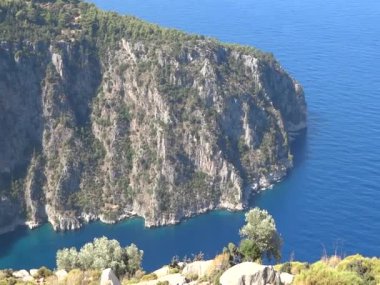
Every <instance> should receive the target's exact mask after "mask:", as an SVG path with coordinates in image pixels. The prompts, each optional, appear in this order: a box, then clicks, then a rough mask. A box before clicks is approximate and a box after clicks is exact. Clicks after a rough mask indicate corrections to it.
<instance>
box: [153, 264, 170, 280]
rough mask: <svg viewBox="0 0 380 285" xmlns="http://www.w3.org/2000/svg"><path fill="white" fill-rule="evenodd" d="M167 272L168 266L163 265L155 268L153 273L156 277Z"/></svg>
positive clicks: (168, 270)
mask: <svg viewBox="0 0 380 285" xmlns="http://www.w3.org/2000/svg"><path fill="white" fill-rule="evenodd" d="M169 272H170V268H169V266H164V267H161V268H160V269H157V270H156V271H154V272H153V273H154V274H156V275H157V278H160V277H163V276H166V275H168V274H169Z"/></svg>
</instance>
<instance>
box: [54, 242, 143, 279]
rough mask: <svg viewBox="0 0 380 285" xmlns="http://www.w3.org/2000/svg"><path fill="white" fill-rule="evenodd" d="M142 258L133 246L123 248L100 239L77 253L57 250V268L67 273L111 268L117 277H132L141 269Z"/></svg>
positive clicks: (116, 243)
mask: <svg viewBox="0 0 380 285" xmlns="http://www.w3.org/2000/svg"><path fill="white" fill-rule="evenodd" d="M142 256H143V252H142V251H141V250H139V249H138V248H137V247H136V245H134V244H131V245H130V246H128V247H125V248H123V247H121V246H120V244H119V242H118V241H116V240H108V239H107V238H106V237H102V238H99V239H97V238H96V239H94V241H93V242H92V243H87V244H85V245H84V246H83V247H82V248H81V249H80V250H79V252H78V251H77V250H76V249H75V248H70V249H69V248H65V249H62V250H59V251H58V252H57V268H58V269H64V270H67V271H70V270H72V269H75V268H78V269H81V270H103V269H106V268H111V269H112V270H113V271H114V272H115V274H117V275H118V276H122V275H127V276H134V274H135V273H136V272H137V271H138V270H140V269H141V261H142Z"/></svg>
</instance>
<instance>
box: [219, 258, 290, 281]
mask: <svg viewBox="0 0 380 285" xmlns="http://www.w3.org/2000/svg"><path fill="white" fill-rule="evenodd" d="M289 275H290V274H289ZM289 280H290V283H288V281H289ZM292 280H293V279H292V278H290V276H283V278H282V279H281V274H280V273H279V272H277V271H275V270H274V269H273V267H272V266H265V265H261V264H258V263H254V262H243V263H240V264H237V265H235V266H233V267H231V268H229V269H228V270H226V271H225V272H224V273H223V274H222V276H221V277H220V284H221V285H266V284H272V285H285V284H286V285H289V284H291V282H292Z"/></svg>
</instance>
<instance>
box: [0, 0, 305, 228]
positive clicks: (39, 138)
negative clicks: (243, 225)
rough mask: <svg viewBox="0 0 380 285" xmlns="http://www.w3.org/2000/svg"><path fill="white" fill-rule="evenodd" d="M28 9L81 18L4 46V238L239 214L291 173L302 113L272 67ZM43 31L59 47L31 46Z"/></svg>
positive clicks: (245, 55) (86, 9)
mask: <svg viewBox="0 0 380 285" xmlns="http://www.w3.org/2000/svg"><path fill="white" fill-rule="evenodd" d="M15 5H16V4H15ZM17 5H18V6H17V7H15V8H14V9H13V10H12V9H8V10H7V9H6V8H5V7H3V8H4V9H3V10H2V11H6V13H8V14H7V15H8V16H7V18H6V19H7V21H8V20H9V19H13V18H12V17H14V20H13V22H12V21H11V22H9V29H10V30H12V25H14V26H17V25H18V24H19V25H23V24H24V23H26V22H25V21H28V20H27V19H26V20H25V19H23V20H22V21H21V20H20V19H19V17H20V16H17V17H16V16H15V15H13V14H12V13H16V12H15V11H17V10H22V9H23V6H22V5H23V4H17ZM25 5H26V4H25ZM31 5H32V6H33V5H34V6H35V8H36V13H41V17H43V16H44V15H46V14H51V15H52V16H51V17H54V15H55V14H54V13H55V11H61V12H59V13H66V14H67V17H68V19H70V15H71V14H70V13H79V15H78V14H75V15H72V17H73V20H72V21H71V22H70V21H69V22H68V23H67V24H66V25H64V26H62V27H63V28H62V27H61V26H58V27H55V26H48V25H53V24H51V23H50V22H48V21H45V22H43V21H42V20H41V22H40V23H39V24H36V23H35V22H30V23H29V24H28V25H27V26H25V27H24V26H23V28H18V29H17V30H16V31H14V34H12V36H9V37H8V38H4V39H1V43H0V228H1V229H11V228H13V227H12V225H16V224H25V223H26V224H28V225H29V226H30V227H35V226H38V225H39V224H41V223H44V222H46V221H49V222H50V223H51V224H52V225H53V227H54V229H56V230H73V229H77V228H79V227H80V226H82V224H83V223H84V222H88V221H90V220H95V219H101V220H102V221H104V222H108V223H113V222H116V221H118V220H120V219H124V218H128V217H130V216H135V215H138V216H141V217H143V218H144V219H145V224H146V226H160V225H166V224H174V223H177V222H179V221H180V220H181V219H183V218H186V217H191V216H192V215H195V214H199V213H204V212H206V211H209V210H212V209H216V208H224V209H230V210H241V209H243V208H244V207H245V206H246V205H247V201H248V198H249V196H250V195H251V194H252V193H254V192H255V191H258V190H260V189H264V188H267V187H269V186H270V185H272V184H273V183H275V182H277V181H279V180H281V179H282V178H283V177H284V176H285V175H286V173H287V171H288V170H289V169H290V168H291V167H292V154H291V152H290V140H291V139H292V138H293V137H294V135H295V132H297V131H299V130H301V129H303V128H305V127H306V104H305V101H304V95H303V91H302V87H301V86H300V85H299V84H298V83H297V82H296V81H295V80H293V79H292V78H291V77H290V76H289V75H288V74H287V73H286V72H285V71H284V70H283V69H282V68H281V66H280V65H279V64H278V63H277V62H276V60H275V59H274V58H273V57H271V56H269V55H267V54H265V53H262V52H260V51H257V50H255V49H252V48H244V47H239V46H230V45H224V44H222V43H219V42H217V41H215V40H210V39H205V38H204V37H198V36H188V35H186V34H184V33H181V32H178V31H171V30H166V29H161V28H159V27H157V26H153V25H149V24H146V23H144V22H141V21H138V20H136V19H133V18H130V17H121V16H117V15H115V14H111V13H106V12H101V11H99V10H97V9H95V8H93V7H92V6H91V5H89V4H84V3H81V4H80V5H79V4H73V3H67V4H64V3H60V4H59V3H56V2H54V1H52V2H51V3H48V4H38V3H32V4H31ZM34 6H33V7H34ZM0 8H1V7H0ZM28 9H30V7H29V8H28ZM46 10H49V13H44V11H45V12H46ZM38 11H40V12H38ZM41 11H42V12H41ZM4 13H5V12H4ZM94 13H95V14H97V15H98V17H93V18H91V17H92V15H94ZM20 14H22V13H19V15H20ZM59 15H61V14H59ZM74 16H75V17H74ZM41 19H42V18H41ZM74 19H75V21H74ZM78 19H79V20H78ZM80 19H82V20H83V22H81V21H80ZM102 19H106V20H104V22H101V20H102ZM9 21H10V20H9ZM19 21H20V22H19ZM110 21H114V22H115V23H117V24H115V25H116V26H117V27H118V28H117V29H116V30H115V31H113V30H111V29H108V28H105V27H109V26H102V25H108V24H104V23H109V22H110ZM57 22H59V21H57ZM73 22H75V23H74V24H73ZM49 23H50V24H49ZM89 23H92V24H91V25H89ZM2 25H3V27H4V34H7V33H6V31H7V29H6V28H7V26H6V23H5V22H4V23H3V24H2ZM95 26H97V27H103V28H102V29H100V28H99V29H98V30H93V27H95ZM48 28H49V29H50V30H49V29H48ZM89 29H90V30H89ZM47 30H49V31H51V30H53V31H56V34H50V35H49V39H48V40H43V39H40V38H43V37H42V36H40V37H37V39H36V38H34V37H33V35H35V34H39V33H47ZM120 31H124V33H120ZM146 31H149V33H148V32H146ZM90 35H91V36H90ZM17 36H19V37H20V38H18V39H17V40H15V39H14V37H17ZM111 40H112V41H111Z"/></svg>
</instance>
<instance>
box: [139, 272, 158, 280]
mask: <svg viewBox="0 0 380 285" xmlns="http://www.w3.org/2000/svg"><path fill="white" fill-rule="evenodd" d="M157 278H158V277H157V274H155V273H149V274H146V275H144V276H143V277H141V281H150V280H156V279H157Z"/></svg>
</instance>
